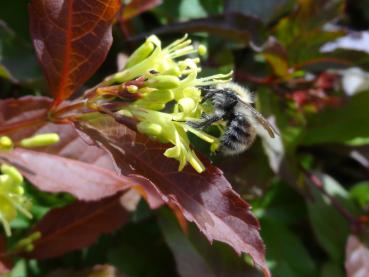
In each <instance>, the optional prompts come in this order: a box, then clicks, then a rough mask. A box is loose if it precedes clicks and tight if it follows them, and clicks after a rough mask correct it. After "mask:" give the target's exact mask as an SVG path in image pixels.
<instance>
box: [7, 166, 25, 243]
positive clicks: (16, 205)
mask: <svg viewBox="0 0 369 277" xmlns="http://www.w3.org/2000/svg"><path fill="white" fill-rule="evenodd" d="M0 168H1V173H2V174H0V222H1V224H2V225H3V227H4V230H5V233H6V235H7V236H10V235H11V229H10V225H9V222H10V221H12V220H13V219H15V217H16V216H17V211H20V212H21V213H22V214H24V215H25V216H27V217H29V218H32V215H31V214H30V213H29V212H28V210H27V209H28V208H29V201H28V199H27V198H26V197H25V196H24V188H23V176H22V175H21V174H20V172H19V171H18V170H17V169H16V168H15V167H13V166H10V165H7V164H2V165H1V167H0Z"/></svg>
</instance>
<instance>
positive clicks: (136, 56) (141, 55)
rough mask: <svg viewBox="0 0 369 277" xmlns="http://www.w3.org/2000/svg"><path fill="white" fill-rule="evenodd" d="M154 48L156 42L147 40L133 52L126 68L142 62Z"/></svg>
mask: <svg viewBox="0 0 369 277" xmlns="http://www.w3.org/2000/svg"><path fill="white" fill-rule="evenodd" d="M154 48H155V46H154V44H153V43H152V42H151V41H148V40H146V41H145V42H144V43H143V44H142V45H141V46H140V47H139V48H138V49H137V50H136V51H135V52H133V53H132V55H131V56H130V57H129V59H128V60H127V63H126V65H125V67H124V68H125V69H126V68H130V67H132V66H133V65H135V64H138V63H140V62H141V61H143V60H144V59H146V58H147V57H148V56H149V55H150V54H151V52H152V51H153V50H154Z"/></svg>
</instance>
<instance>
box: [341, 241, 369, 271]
mask: <svg viewBox="0 0 369 277" xmlns="http://www.w3.org/2000/svg"><path fill="white" fill-rule="evenodd" d="M345 268H346V273H347V276H348V277H358V276H369V245H368V242H367V243H366V244H365V243H364V242H363V241H361V240H360V239H359V238H358V237H356V236H354V235H350V236H349V238H348V240H347V245H346V261H345Z"/></svg>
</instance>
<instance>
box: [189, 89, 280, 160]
mask: <svg viewBox="0 0 369 277" xmlns="http://www.w3.org/2000/svg"><path fill="white" fill-rule="evenodd" d="M201 90H202V92H203V94H204V96H203V99H202V103H204V102H206V101H209V102H210V103H211V104H212V106H213V113H212V114H206V113H203V114H202V116H201V118H200V120H198V121H188V122H187V124H188V125H190V126H192V127H194V128H198V129H202V128H205V127H207V126H210V125H211V124H213V123H216V122H218V121H225V122H226V127H225V130H224V133H223V135H222V136H221V137H220V146H219V151H220V152H221V153H223V154H225V155H236V154H240V153H242V152H244V151H245V150H247V149H248V148H249V147H250V146H251V145H252V143H253V142H254V140H255V137H256V128H257V127H258V126H262V127H263V128H264V129H265V130H266V131H267V132H268V134H269V135H270V136H271V137H272V138H274V137H275V136H276V135H278V132H277V131H276V130H275V129H274V128H273V126H272V125H271V124H270V123H269V122H268V121H267V120H266V119H265V118H264V117H263V116H262V115H261V114H260V113H259V112H258V111H257V110H256V109H255V108H254V95H253V94H252V93H251V92H250V91H249V90H248V89H246V88H244V87H242V86H240V85H238V84H236V83H233V82H230V83H225V84H218V85H216V86H208V87H202V88H201Z"/></svg>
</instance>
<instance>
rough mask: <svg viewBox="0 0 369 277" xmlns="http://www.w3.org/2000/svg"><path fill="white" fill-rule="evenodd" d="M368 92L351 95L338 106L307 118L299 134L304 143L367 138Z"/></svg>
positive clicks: (368, 133)
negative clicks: (304, 127)
mask: <svg viewBox="0 0 369 277" xmlns="http://www.w3.org/2000/svg"><path fill="white" fill-rule="evenodd" d="M368 103H369V92H362V93H359V94H357V95H355V96H353V97H352V98H351V99H350V100H349V102H348V103H346V104H345V105H344V106H342V107H339V108H329V109H327V110H325V111H323V112H321V113H318V114H315V115H314V116H312V117H310V118H309V120H308V124H307V127H306V129H305V131H304V133H303V134H302V136H301V140H302V141H301V142H302V144H304V145H312V144H321V143H333V142H341V143H342V142H349V141H352V140H354V139H356V138H358V137H360V138H369V128H366V126H367V125H368V122H369V113H368Z"/></svg>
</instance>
